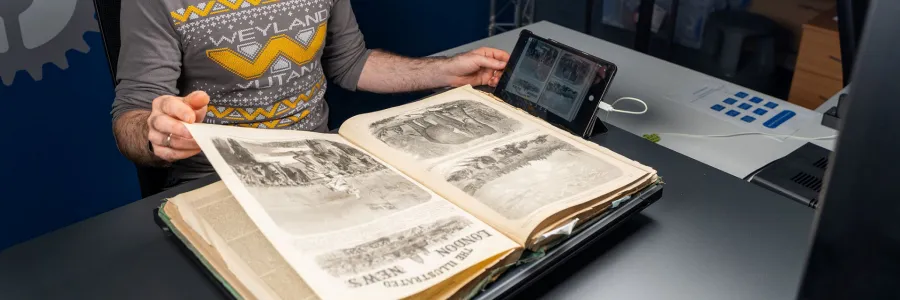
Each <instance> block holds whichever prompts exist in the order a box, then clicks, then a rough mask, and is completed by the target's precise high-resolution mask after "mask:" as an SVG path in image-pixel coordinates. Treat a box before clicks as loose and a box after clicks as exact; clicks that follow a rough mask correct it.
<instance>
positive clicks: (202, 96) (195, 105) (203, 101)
mask: <svg viewBox="0 0 900 300" xmlns="http://www.w3.org/2000/svg"><path fill="white" fill-rule="evenodd" d="M184 102H185V103H187V104H188V106H190V107H191V109H193V110H194V123H201V122H203V118H205V117H206V109H207V107H208V106H209V95H207V94H206V92H204V91H195V92H193V93H190V94H188V95H187V96H186V97H184Z"/></svg>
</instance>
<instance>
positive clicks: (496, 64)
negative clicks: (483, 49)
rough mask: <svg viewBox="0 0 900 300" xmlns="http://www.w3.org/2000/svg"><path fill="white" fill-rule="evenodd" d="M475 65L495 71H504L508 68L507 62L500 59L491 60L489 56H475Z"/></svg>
mask: <svg viewBox="0 0 900 300" xmlns="http://www.w3.org/2000/svg"><path fill="white" fill-rule="evenodd" d="M474 57H475V64H477V65H478V66H479V67H482V68H488V69H494V70H503V68H505V67H506V62H505V61H501V60H498V59H494V58H490V57H487V56H481V55H478V56H474Z"/></svg>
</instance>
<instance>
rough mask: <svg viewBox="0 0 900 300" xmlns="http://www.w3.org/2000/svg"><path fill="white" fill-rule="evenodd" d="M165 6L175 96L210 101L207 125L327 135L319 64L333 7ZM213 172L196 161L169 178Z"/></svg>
mask: <svg viewBox="0 0 900 300" xmlns="http://www.w3.org/2000/svg"><path fill="white" fill-rule="evenodd" d="M151 1H156V0H151ZM163 1H164V2H165V6H166V8H167V9H168V10H169V15H170V17H171V19H170V20H169V21H170V22H172V26H173V27H174V29H175V32H176V33H177V34H178V39H179V40H180V44H181V51H182V70H181V71H182V74H181V79H180V82H179V87H180V90H181V91H182V93H183V94H187V93H190V92H192V91H197V90H202V91H205V92H206V93H208V94H209V96H210V104H209V106H208V111H207V113H206V117H205V119H204V122H205V123H211V124H222V125H234V126H243V127H254V128H266V129H293V130H312V131H325V130H327V125H326V123H327V120H328V109H327V105H326V103H325V101H324V99H323V98H324V94H325V88H326V82H325V75H324V72H323V68H322V65H321V61H320V59H321V57H322V50H323V48H324V45H325V38H326V32H327V24H328V22H327V21H328V18H329V16H330V12H331V7H332V1H330V0H210V1H205V2H199V3H196V2H193V1H185V0H163ZM211 171H212V169H211V167H209V163H208V162H207V161H206V159H205V157H203V156H202V155H198V156H195V157H192V158H189V159H187V160H184V161H179V162H176V163H175V165H173V172H175V173H177V174H173V176H170V177H175V178H179V179H190V178H191V177H195V176H197V175H202V174H203V173H207V172H211Z"/></svg>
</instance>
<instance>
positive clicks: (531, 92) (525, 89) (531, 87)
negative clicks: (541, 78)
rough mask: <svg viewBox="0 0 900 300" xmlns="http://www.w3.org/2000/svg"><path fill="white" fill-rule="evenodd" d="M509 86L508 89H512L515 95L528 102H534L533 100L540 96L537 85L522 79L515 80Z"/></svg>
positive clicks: (539, 88) (539, 89)
mask: <svg viewBox="0 0 900 300" xmlns="http://www.w3.org/2000/svg"><path fill="white" fill-rule="evenodd" d="M509 86H510V87H509V88H508V89H512V91H513V92H514V93H515V94H517V95H519V96H522V98H525V99H527V100H528V101H532V102H535V99H537V98H538V96H540V94H541V87H540V86H539V85H536V84H534V83H532V82H531V81H528V80H525V79H524V78H516V79H515V80H513V82H512V84H510V85H509Z"/></svg>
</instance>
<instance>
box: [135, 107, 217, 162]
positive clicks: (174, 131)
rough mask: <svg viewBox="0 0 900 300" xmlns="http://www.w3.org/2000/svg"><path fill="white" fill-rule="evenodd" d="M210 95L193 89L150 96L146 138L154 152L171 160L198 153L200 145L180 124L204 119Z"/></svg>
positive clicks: (164, 158)
mask: <svg viewBox="0 0 900 300" xmlns="http://www.w3.org/2000/svg"><path fill="white" fill-rule="evenodd" d="M208 104H209V95H207V94H206V93H205V92H202V91H197V92H193V93H191V94H189V95H187V96H185V97H183V98H182V97H176V96H161V97H158V98H156V99H153V109H152V111H151V112H150V116H149V117H148V118H147V125H148V127H149V129H150V130H149V133H148V134H147V139H148V140H149V141H150V143H151V144H152V145H153V154H154V155H156V156H157V157H159V158H161V159H163V160H165V161H168V162H174V161H177V160H182V159H185V158H188V157H191V156H194V155H197V153H200V146H199V145H197V142H196V141H194V138H193V137H192V136H191V133H190V132H189V131H188V130H187V128H186V127H185V126H184V124H182V122H185V123H195V122H203V117H204V116H205V115H206V106H207V105H208Z"/></svg>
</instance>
